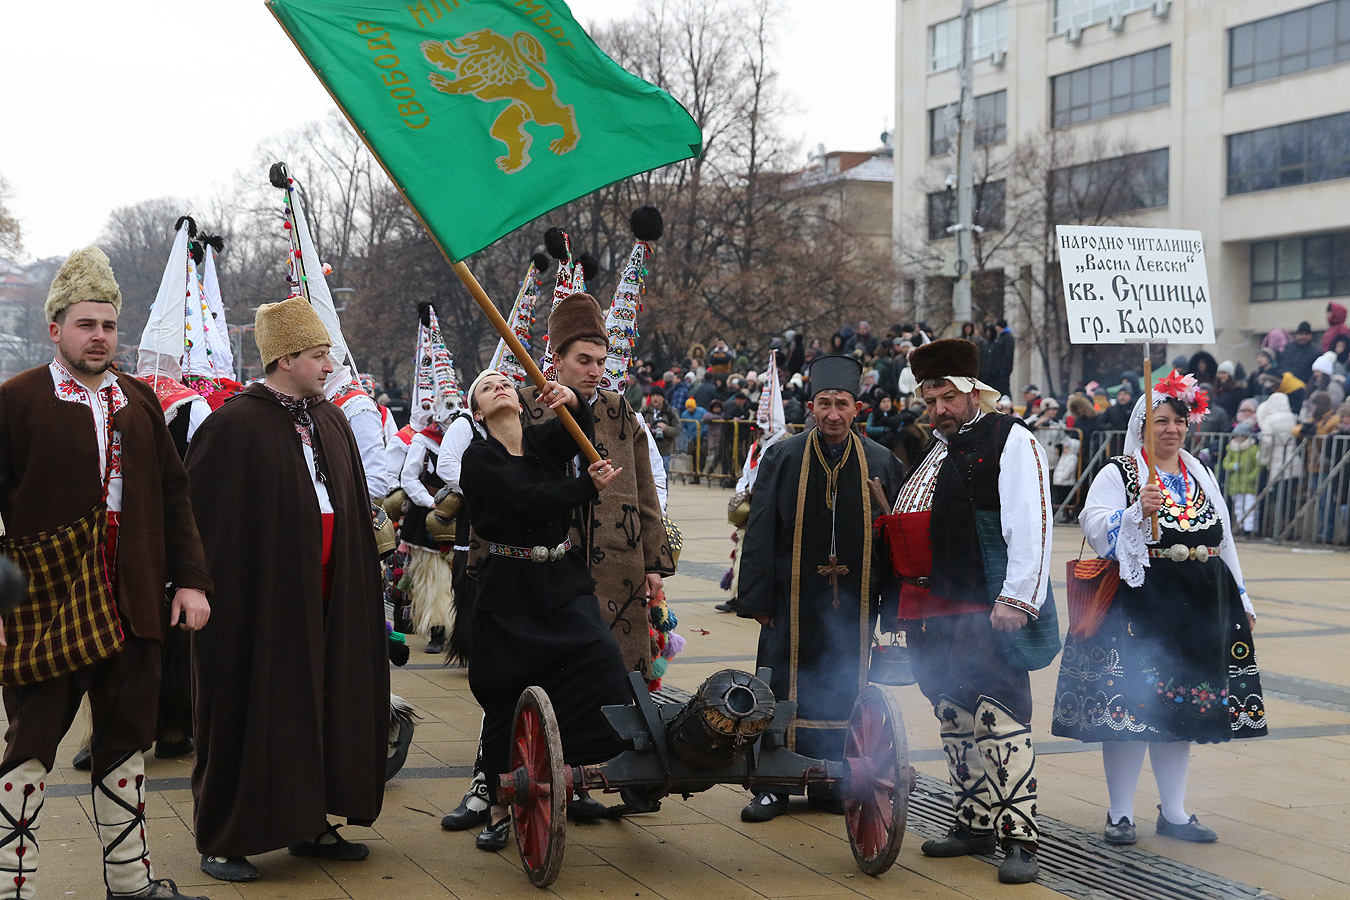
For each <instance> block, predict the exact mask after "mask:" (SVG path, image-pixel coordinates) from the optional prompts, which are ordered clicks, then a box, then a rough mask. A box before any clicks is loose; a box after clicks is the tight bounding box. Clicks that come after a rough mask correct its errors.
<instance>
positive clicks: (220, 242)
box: [198, 235, 238, 381]
mask: <svg viewBox="0 0 1350 900" xmlns="http://www.w3.org/2000/svg"><path fill="white" fill-rule="evenodd" d="M198 243H199V244H200V246H201V248H202V253H203V258H202V266H201V276H202V293H203V294H204V295H205V297H206V308H207V311H208V313H209V315H210V323H209V324H211V325H212V326H213V327H212V329H211V332H210V338H211V354H212V359H213V361H214V363H215V370H216V378H217V379H220V378H228V379H229V380H231V381H235V380H237V379H238V376H237V375H236V374H235V369H234V349H233V348H232V347H231V346H230V330H229V328H230V327H229V324H228V323H227V322H226V321H225V302H224V300H223V298H222V297H221V295H220V277H219V276H218V275H217V274H216V254H217V253H220V252H221V251H222V250H224V249H225V239H224V238H222V237H220V236H219V235H202V236H201V238H200V240H199V241H198Z"/></svg>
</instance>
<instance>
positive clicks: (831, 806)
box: [806, 794, 844, 816]
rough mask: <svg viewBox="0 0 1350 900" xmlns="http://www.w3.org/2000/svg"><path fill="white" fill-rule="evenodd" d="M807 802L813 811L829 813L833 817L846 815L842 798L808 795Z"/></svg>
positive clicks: (827, 795)
mask: <svg viewBox="0 0 1350 900" xmlns="http://www.w3.org/2000/svg"><path fill="white" fill-rule="evenodd" d="M806 802H807V803H809V804H810V805H811V808H812V809H818V810H820V811H821V812H827V813H829V814H830V815H832V816H842V815H843V814H844V801H843V798H841V797H832V796H830V795H829V794H814V795H813V794H807V795H806Z"/></svg>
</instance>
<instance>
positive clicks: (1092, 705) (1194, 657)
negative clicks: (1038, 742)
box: [1050, 457, 1266, 743]
mask: <svg viewBox="0 0 1350 900" xmlns="http://www.w3.org/2000/svg"><path fill="white" fill-rule="evenodd" d="M1112 463H1113V464H1114V465H1115V466H1117V467H1119V469H1120V472H1121V475H1122V478H1123V480H1124V482H1125V487H1126V491H1127V493H1128V498H1129V499H1128V502H1129V503H1131V504H1132V503H1133V502H1134V501H1135V500H1136V499H1137V498H1138V496H1139V480H1138V477H1137V475H1136V472H1135V469H1136V464H1135V462H1134V460H1133V459H1132V458H1130V457H1116V458H1115V459H1113V460H1112ZM1103 474H1105V473H1103ZM1189 483H1190V489H1191V491H1193V494H1192V500H1191V504H1190V514H1189V515H1187V516H1185V517H1182V516H1180V515H1178V514H1177V513H1175V512H1172V510H1174V509H1175V507H1172V506H1170V505H1165V506H1164V510H1163V512H1162V513H1160V515H1159V525H1160V529H1159V533H1160V536H1161V542H1160V543H1159V544H1156V545H1150V546H1152V547H1154V548H1157V549H1162V550H1167V549H1169V548H1171V547H1173V546H1177V545H1180V546H1182V547H1187V548H1192V547H1211V548H1213V547H1219V546H1220V545H1221V544H1222V543H1223V541H1224V537H1225V535H1224V528H1223V522H1222V520H1221V519H1220V517H1219V514H1218V511H1217V510H1216V508H1215V507H1214V501H1213V500H1212V499H1211V498H1210V497H1209V496H1208V495H1206V494H1205V493H1204V491H1203V490H1202V489H1201V488H1200V486H1199V484H1198V483H1196V482H1195V480H1194V479H1191V480H1190V481H1189ZM1164 484H1165V486H1166V487H1167V489H1168V491H1169V493H1170V494H1171V495H1172V498H1173V500H1174V501H1179V500H1181V499H1183V498H1182V492H1183V491H1185V489H1186V488H1185V486H1184V484H1183V482H1182V481H1181V479H1180V477H1179V476H1178V477H1177V478H1176V479H1175V480H1173V479H1171V478H1170V477H1169V476H1166V475H1164ZM1218 502H1223V501H1222V498H1220V499H1219V501H1218ZM1121 521H1122V520H1121V519H1120V518H1119V517H1117V518H1116V519H1115V522H1116V524H1117V525H1119V527H1123V528H1132V527H1137V526H1134V525H1132V524H1130V523H1128V522H1125V523H1124V524H1123V525H1121V524H1120V523H1121ZM1229 539H1230V540H1231V538H1229ZM1144 572H1145V575H1144V583H1143V584H1142V585H1140V586H1139V587H1137V588H1132V587H1130V586H1129V585H1128V584H1126V583H1125V582H1124V581H1121V583H1120V588H1119V590H1118V592H1117V593H1116V597H1115V601H1114V602H1113V603H1112V605H1111V608H1110V610H1109V611H1108V612H1107V614H1106V618H1105V620H1104V621H1103V622H1102V625H1101V628H1100V630H1098V632H1097V633H1096V634H1095V635H1093V636H1092V637H1090V638H1087V639H1085V640H1082V641H1074V640H1073V639H1070V640H1069V641H1068V642H1067V643H1066V644H1065V646H1064V654H1063V656H1062V657H1061V660H1060V669H1059V683H1058V686H1057V688H1056V691H1055V710H1054V722H1053V724H1052V726H1051V729H1050V730H1051V733H1053V734H1055V735H1058V736H1060V737H1067V738H1073V739H1075V740H1079V741H1132V740H1133V741H1159V742H1163V741H1193V742H1196V743H1219V742H1223V741H1228V740H1232V739H1233V738H1244V737H1258V736H1261V735H1264V734H1265V733H1266V717H1265V703H1264V701H1263V699H1262V695H1261V675H1260V670H1259V668H1258V667H1257V663H1256V652H1255V648H1254V645H1253V643H1252V633H1251V628H1250V627H1249V625H1248V623H1247V614H1246V612H1245V611H1244V609H1243V606H1242V600H1241V596H1240V593H1239V590H1238V586H1237V582H1236V581H1235V580H1234V578H1233V574H1232V572H1231V571H1230V570H1229V568H1228V566H1227V565H1226V564H1225V563H1224V562H1223V560H1222V559H1220V558H1219V556H1218V554H1217V553H1215V554H1214V555H1212V556H1210V557H1209V559H1208V560H1207V561H1205V562H1200V561H1197V560H1193V559H1189V558H1188V559H1186V560H1185V561H1181V562H1176V561H1173V560H1172V559H1170V558H1156V557H1155V558H1152V559H1150V560H1149V567H1148V568H1147V569H1145V570H1144Z"/></svg>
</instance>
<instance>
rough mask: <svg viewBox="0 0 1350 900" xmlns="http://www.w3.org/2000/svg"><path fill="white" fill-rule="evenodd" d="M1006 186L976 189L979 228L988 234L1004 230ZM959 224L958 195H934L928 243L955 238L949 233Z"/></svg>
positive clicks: (930, 203)
mask: <svg viewBox="0 0 1350 900" xmlns="http://www.w3.org/2000/svg"><path fill="white" fill-rule="evenodd" d="M1004 187H1005V185H1004V182H1002V181H986V182H984V183H983V184H977V185H975V224H976V225H979V226H980V227H981V228H983V229H985V230H986V231H1002V230H1003V198H1004ZM955 224H956V191H955V190H950V191H934V192H933V193H931V194H929V195H928V239H929V240H930V241H936V240H938V239H939V238H945V237H951V236H952V235H951V234H950V233H948V231H947V229H948V228H950V227H951V226H952V225H955Z"/></svg>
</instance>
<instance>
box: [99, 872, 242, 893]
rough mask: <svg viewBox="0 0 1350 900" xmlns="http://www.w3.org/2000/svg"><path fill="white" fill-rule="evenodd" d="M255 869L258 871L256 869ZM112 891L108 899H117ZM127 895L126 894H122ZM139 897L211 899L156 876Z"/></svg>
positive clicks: (171, 880) (168, 879)
mask: <svg viewBox="0 0 1350 900" xmlns="http://www.w3.org/2000/svg"><path fill="white" fill-rule="evenodd" d="M253 871H255V872H256V871H258V870H257V869H254V870H253ZM116 896H117V895H114V894H113V892H112V891H108V900H116ZM122 896H125V895H122ZM136 896H137V897H149V898H151V900H210V898H208V897H202V896H200V895H199V894H183V893H180V892H179V890H178V885H177V884H175V883H174V880H173V879H172V878H156V879H155V880H154V881H152V882H150V888H149V890H148V891H146V892H145V893H144V894H137V895H136Z"/></svg>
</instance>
